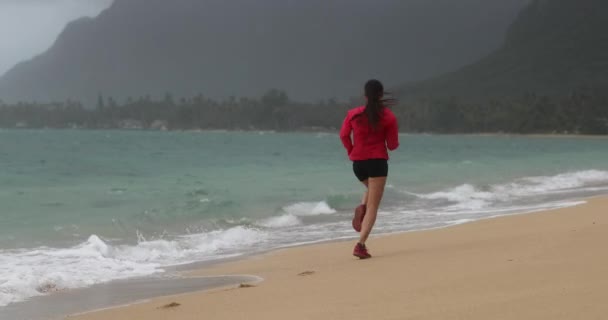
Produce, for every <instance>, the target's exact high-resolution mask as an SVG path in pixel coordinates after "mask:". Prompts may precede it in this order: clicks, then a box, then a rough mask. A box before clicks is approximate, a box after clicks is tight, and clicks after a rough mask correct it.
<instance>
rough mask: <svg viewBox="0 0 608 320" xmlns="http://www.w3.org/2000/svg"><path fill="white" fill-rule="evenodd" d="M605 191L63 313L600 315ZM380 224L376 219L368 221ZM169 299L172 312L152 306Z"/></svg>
mask: <svg viewBox="0 0 608 320" xmlns="http://www.w3.org/2000/svg"><path fill="white" fill-rule="evenodd" d="M607 208H608V198H594V199H591V200H588V203H587V204H585V205H581V206H577V207H572V208H566V209H559V210H553V211H545V212H539V213H531V214H525V215H515V216H507V217H499V218H493V219H487V220H482V221H477V222H473V223H468V224H464V225H459V226H455V227H450V228H445V229H438V230H430V231H420V232H410V233H405V234H398V235H389V236H378V237H375V238H373V239H372V240H371V241H370V242H369V243H368V246H369V248H370V250H371V253H372V254H373V255H374V258H373V259H370V260H365V261H359V260H357V259H355V258H354V257H352V256H351V251H352V247H353V244H354V241H349V242H335V243H325V244H318V245H311V246H304V247H297V248H289V249H284V250H280V251H276V252H272V253H269V254H265V255H261V256H255V257H252V258H248V259H245V260H241V261H236V262H230V263H226V264H222V265H217V266H214V267H212V268H208V269H206V270H199V271H196V272H194V274H195V275H199V276H200V275H206V276H207V275H225V274H252V275H258V276H261V277H263V278H264V279H265V281H263V282H261V283H257V284H255V285H253V286H252V287H245V288H223V289H219V290H213V291H208V292H198V293H190V294H185V295H180V296H173V297H163V298H158V299H154V300H151V301H149V302H146V303H141V304H136V305H131V306H128V307H121V308H115V309H108V310H104V311H100V312H95V313H89V314H84V315H79V316H72V317H69V318H68V319H71V320H73V319H78V320H98V319H99V320H101V319H104V320H105V319H113V320H121V319H125V320H127V319H129V320H132V319H150V320H154V319H158V320H161V319H162V320H165V319H175V320H186V319H187V320H190V319H281V320H282V319H484V320H485V319H494V320H495V319H552V320H555V319H586V320H589V319H606V318H608V303H606V301H608V290H607V288H608V276H607V275H606V270H608V250H607V244H608V215H607V214H606V212H607V211H606V210H607ZM380 219H382V217H380ZM173 302H176V303H177V304H179V305H178V306H175V307H169V308H163V306H165V305H167V304H170V303H173Z"/></svg>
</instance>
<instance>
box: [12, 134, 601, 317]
mask: <svg viewBox="0 0 608 320" xmlns="http://www.w3.org/2000/svg"><path fill="white" fill-rule="evenodd" d="M401 140H402V145H401V148H400V149H399V150H398V151H397V152H395V153H393V154H392V159H391V161H390V174H389V175H390V177H389V182H388V183H389V185H388V187H387V191H386V196H385V202H384V206H383V208H382V212H381V215H380V218H379V222H378V227H377V229H376V230H377V232H396V231H405V230H412V229H421V228H431V227H440V226H447V225H452V224H457V223H463V222H466V221H470V220H475V219H479V218H483V217H488V216H494V215H498V214H507V213H512V212H519V211H533V210H538V209H542V208H551V207H560V206H566V205H572V204H575V203H576V201H575V200H576V199H578V198H580V197H581V196H584V195H591V194H600V193H605V192H606V190H608V189H607V188H608V161H606V159H608V140H605V139H585V138H531V137H506V136H505V137H496V136H427V135H413V136H410V135H404V136H401ZM0 167H1V168H2V169H1V170H0V308H1V306H3V305H6V304H8V303H11V302H15V301H21V300H23V299H26V298H28V297H31V296H35V295H39V294H43V293H45V292H46V291H53V290H55V289H62V288H70V287H83V286H88V285H91V284H94V283H100V282H105V281H109V280H112V279H120V278H129V277H134V276H142V275H149V274H154V273H159V272H162V270H163V268H164V267H165V266H168V265H174V264H180V263H187V262H193V261H201V260H210V259H218V258H223V257H228V256H235V255H239V254H242V253H244V252H251V251H254V252H255V251H258V250H259V251H261V250H267V249H271V248H276V247H280V246H286V245H293V244H298V243H306V242H315V241H322V240H328V239H336V238H348V237H354V236H355V235H356V234H355V233H354V232H353V231H352V230H351V229H350V227H349V223H350V221H349V219H350V215H351V212H352V209H353V208H354V206H356V204H357V202H358V199H359V198H360V194H361V192H362V191H363V190H362V188H361V186H360V185H359V183H358V182H357V181H356V179H355V178H354V176H353V175H352V172H351V164H350V162H349V161H348V160H347V158H346V155H345V153H344V151H343V149H342V146H341V144H340V141H339V139H338V137H337V135H336V134H327V133H272V132H254V133H245V132H146V131H78V130H73V131H69V130H66V131H53V130H40V131H27V130H24V131H21V130H3V131H0ZM40 264H43V266H40Z"/></svg>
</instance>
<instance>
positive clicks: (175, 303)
mask: <svg viewBox="0 0 608 320" xmlns="http://www.w3.org/2000/svg"><path fill="white" fill-rule="evenodd" d="M179 306H181V304H179V303H177V302H171V303H169V304H166V305H164V306H162V307H161V309H170V308H177V307H179Z"/></svg>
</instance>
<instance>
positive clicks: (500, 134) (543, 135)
mask: <svg viewBox="0 0 608 320" xmlns="http://www.w3.org/2000/svg"><path fill="white" fill-rule="evenodd" d="M2 130H6V131H8V130H15V131H18V130H21V131H28V130H29V131H45V130H58V131H64V130H65V131H70V130H74V131H127V132H128V131H133V132H167V133H175V132H182V133H261V134H275V133H310V134H336V135H337V134H338V133H339V129H336V128H333V129H331V128H299V129H293V130H269V129H166V130H163V129H150V128H121V127H116V128H50V127H49V128H16V127H0V131H2ZM399 135H400V136H417V135H418V136H470V137H522V138H581V139H608V135H599V134H576V133H516V132H472V133H466V132H460V133H442V132H407V131H403V132H399Z"/></svg>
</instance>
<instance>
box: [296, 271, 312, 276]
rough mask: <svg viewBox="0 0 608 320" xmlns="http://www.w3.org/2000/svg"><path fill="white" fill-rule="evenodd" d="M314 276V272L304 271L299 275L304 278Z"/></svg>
mask: <svg viewBox="0 0 608 320" xmlns="http://www.w3.org/2000/svg"><path fill="white" fill-rule="evenodd" d="M313 274H315V272H314V271H304V272H302V273H299V274H298V275H299V276H302V277H304V276H311V275H313Z"/></svg>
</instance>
